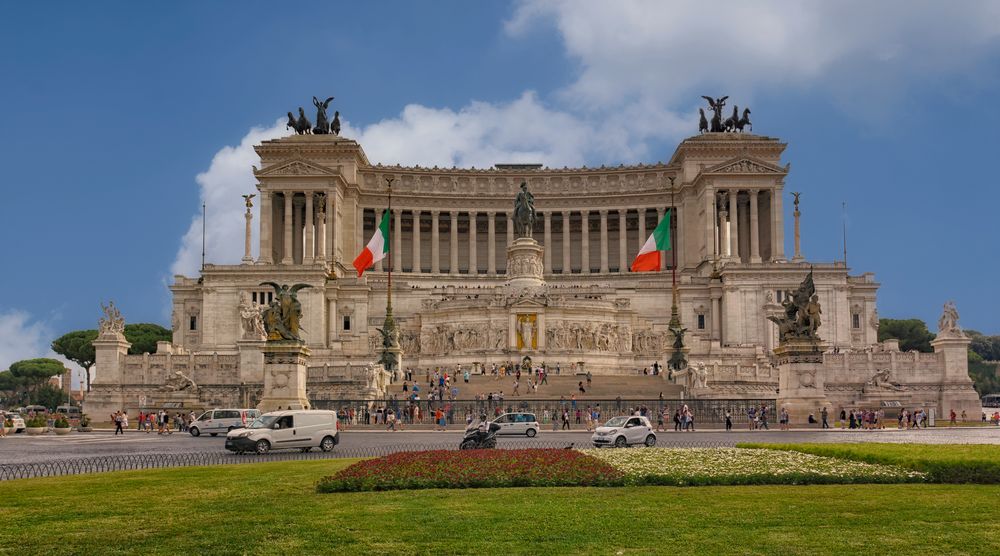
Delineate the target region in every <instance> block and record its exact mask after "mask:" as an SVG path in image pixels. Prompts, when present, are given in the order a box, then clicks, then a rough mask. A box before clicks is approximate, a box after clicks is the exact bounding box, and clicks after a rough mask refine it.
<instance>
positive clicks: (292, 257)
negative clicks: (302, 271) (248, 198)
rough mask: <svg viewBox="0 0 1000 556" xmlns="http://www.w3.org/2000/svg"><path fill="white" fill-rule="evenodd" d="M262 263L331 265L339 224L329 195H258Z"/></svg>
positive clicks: (264, 192) (265, 193) (283, 192)
mask: <svg viewBox="0 0 1000 556" xmlns="http://www.w3.org/2000/svg"><path fill="white" fill-rule="evenodd" d="M260 197H261V198H260V214H261V219H260V257H259V261H260V262H261V263H279V264H313V263H323V262H327V261H332V260H333V259H334V256H335V251H336V245H337V229H338V228H339V227H340V223H339V221H338V217H337V211H336V210H335V208H336V207H335V200H334V198H333V196H332V195H328V194H326V193H324V192H319V191H294V190H289V191H262V192H261V193H260Z"/></svg>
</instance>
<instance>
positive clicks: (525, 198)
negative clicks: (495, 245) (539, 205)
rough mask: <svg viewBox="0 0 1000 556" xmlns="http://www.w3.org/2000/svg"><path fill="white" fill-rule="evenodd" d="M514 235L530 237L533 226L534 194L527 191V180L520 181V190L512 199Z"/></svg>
mask: <svg viewBox="0 0 1000 556" xmlns="http://www.w3.org/2000/svg"><path fill="white" fill-rule="evenodd" d="M512 220H513V222H514V237H531V232H532V229H533V228H534V226H535V196H534V195H532V194H531V192H530V191H528V182H524V181H522V182H521V191H520V192H519V193H518V194H517V198H516V199H514V217H513V218H512Z"/></svg>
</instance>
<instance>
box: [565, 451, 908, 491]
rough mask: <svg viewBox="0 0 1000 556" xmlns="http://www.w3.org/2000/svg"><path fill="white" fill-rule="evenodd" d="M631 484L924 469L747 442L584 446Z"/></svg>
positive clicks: (845, 478)
mask: <svg viewBox="0 0 1000 556" xmlns="http://www.w3.org/2000/svg"><path fill="white" fill-rule="evenodd" d="M584 452H585V453H586V454H588V455H590V456H593V457H595V458H597V459H600V460H602V461H604V462H606V463H608V464H611V465H613V466H614V467H615V468H617V469H618V470H620V471H621V472H623V473H624V474H625V483H626V484H630V485H676V486H686V485H760V484H844V483H907V482H924V481H926V480H927V475H926V474H924V473H920V472H916V471H911V470H907V469H903V468H902V467H897V466H893V465H881V464H873V463H864V462H859V461H850V460H844V459H837V458H829V457H821V456H814V455H811V454H803V453H800V452H789V451H776V450H760V449H746V448H683V449H671V448H647V449H632V450H584Z"/></svg>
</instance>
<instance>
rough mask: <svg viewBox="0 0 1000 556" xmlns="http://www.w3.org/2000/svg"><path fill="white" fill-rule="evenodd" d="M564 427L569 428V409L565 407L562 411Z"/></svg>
mask: <svg viewBox="0 0 1000 556" xmlns="http://www.w3.org/2000/svg"><path fill="white" fill-rule="evenodd" d="M562 428H563V430H569V411H567V410H565V409H564V410H563V413H562Z"/></svg>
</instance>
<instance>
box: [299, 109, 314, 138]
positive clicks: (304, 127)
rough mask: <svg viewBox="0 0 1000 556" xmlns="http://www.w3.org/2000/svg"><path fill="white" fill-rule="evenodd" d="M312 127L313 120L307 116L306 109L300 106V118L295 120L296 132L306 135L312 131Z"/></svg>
mask: <svg viewBox="0 0 1000 556" xmlns="http://www.w3.org/2000/svg"><path fill="white" fill-rule="evenodd" d="M310 128H312V122H310V121H309V118H307V117H306V111H305V110H303V109H302V107H301V106H299V119H298V121H296V122H295V133H298V134H299V135H305V134H306V133H310V132H311V131H312V130H311V129H310Z"/></svg>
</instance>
